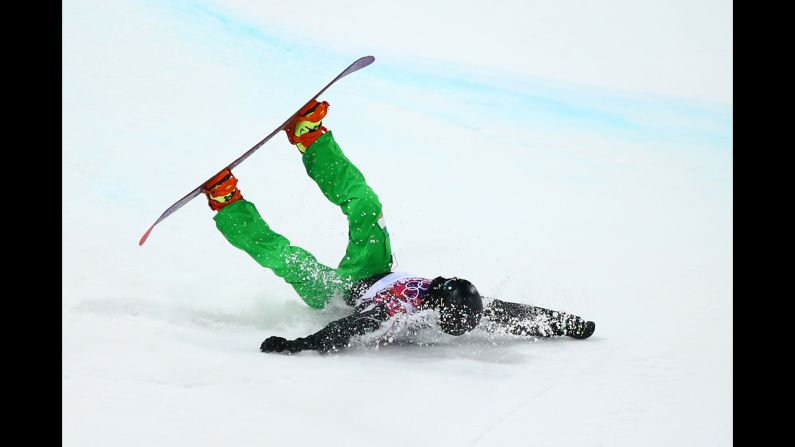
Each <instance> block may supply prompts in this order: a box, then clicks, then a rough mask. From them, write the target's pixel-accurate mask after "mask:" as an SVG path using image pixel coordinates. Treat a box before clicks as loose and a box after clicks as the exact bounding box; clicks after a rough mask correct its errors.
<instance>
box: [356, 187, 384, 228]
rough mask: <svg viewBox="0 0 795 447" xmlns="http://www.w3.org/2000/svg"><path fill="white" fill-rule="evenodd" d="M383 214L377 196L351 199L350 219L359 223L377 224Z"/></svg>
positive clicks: (371, 195)
mask: <svg viewBox="0 0 795 447" xmlns="http://www.w3.org/2000/svg"><path fill="white" fill-rule="evenodd" d="M381 212H382V207H381V202H380V201H379V200H378V196H376V195H375V194H370V195H364V196H361V197H356V198H354V199H351V201H350V202H349V205H348V217H349V218H350V219H352V220H354V221H357V222H361V221H365V222H367V221H372V222H376V221H377V220H378V218H379V217H381Z"/></svg>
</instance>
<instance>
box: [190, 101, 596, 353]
mask: <svg viewBox="0 0 795 447" xmlns="http://www.w3.org/2000/svg"><path fill="white" fill-rule="evenodd" d="M328 106H329V105H328V103H327V102H325V101H323V102H317V101H315V100H312V101H311V102H310V103H309V104H307V105H306V106H305V107H303V108H302V109H301V110H300V111H299V112H298V114H297V115H296V117H295V118H294V119H293V120H292V121H291V122H290V123H289V125H288V126H287V128H285V131H286V133H287V137H288V139H289V140H290V143H291V144H294V145H295V146H296V147H297V148H298V150H299V151H300V153H301V156H302V160H303V163H304V166H305V168H306V172H307V174H309V177H311V178H312V180H314V181H315V183H317V185H318V186H319V187H320V190H321V191H322V192H323V195H325V196H326V198H327V199H328V200H330V201H331V202H332V203H334V204H335V205H337V206H339V207H340V208H341V209H342V212H343V213H344V214H345V215H346V216H347V218H348V238H349V239H348V247H347V249H346V251H345V256H344V257H343V259H342V260H341V261H340V263H339V265H338V266H337V268H331V267H329V266H326V265H323V264H321V263H320V262H318V261H317V259H315V257H314V256H313V255H312V254H311V253H309V252H308V251H306V250H304V249H302V248H300V247H297V246H295V245H291V244H290V241H288V240H287V238H285V237H284V236H282V235H281V234H278V233H276V232H275V231H273V230H272V229H271V228H270V227H269V226H268V224H267V223H265V221H264V220H263V219H262V217H261V216H260V214H259V212H258V211H257V209H256V207H254V204H253V203H251V202H249V201H247V200H245V199H243V196H242V194H241V192H240V190H239V189H238V188H237V178H235V177H234V175H232V172H231V171H229V170H224V171H222V172H220V173H219V174H218V175H217V176H215V177H214V178H212V179H211V180H210V181H208V182H207V183H206V184H205V185H204V188H203V192H204V193H205V194H206V195H207V197H208V200H209V204H210V208H211V209H213V210H214V211H217V214H216V215H215V217H214V219H215V223H216V226H217V227H218V229H219V230H220V231H221V233H222V234H223V235H224V237H225V238H226V239H227V240H228V241H229V242H230V243H231V244H232V245H234V246H235V247H237V248H239V249H241V250H243V251H245V252H246V253H248V254H249V255H250V256H251V257H252V258H254V260H255V261H257V263H259V264H260V265H261V266H263V267H266V268H269V269H271V270H272V271H273V272H274V273H275V274H276V275H278V276H279V277H281V278H283V279H284V280H285V281H286V282H287V283H289V284H290V285H291V286H292V287H293V289H295V291H296V292H297V293H298V295H299V296H300V297H301V299H303V300H304V302H305V303H306V304H307V305H309V306H310V307H313V308H316V309H322V308H323V307H325V306H326V305H327V304H328V303H329V301H331V299H332V298H333V297H335V296H341V297H343V298H344V299H345V302H346V303H347V304H349V305H350V306H352V307H353V309H354V313H353V314H352V315H349V316H347V317H345V318H341V319H339V320H336V321H333V322H332V323H330V324H329V325H327V326H326V327H325V328H323V329H321V330H320V331H318V332H316V333H314V334H311V335H309V336H306V337H300V338H297V339H295V340H287V339H285V338H282V337H276V336H274V337H269V338H268V339H266V340H265V341H264V342H262V345H261V346H260V349H261V350H262V351H263V352H288V353H294V352H299V351H304V350H317V351H320V352H328V351H332V350H337V349H340V348H343V347H346V346H348V345H349V343H350V341H351V339H353V338H354V337H357V336H359V335H364V334H366V333H369V332H373V331H376V330H378V329H379V328H381V326H382V325H383V323H385V322H386V321H388V320H390V319H391V318H393V317H396V316H398V315H402V314H413V313H416V312H419V311H424V310H429V309H430V310H432V311H434V312H436V313H437V315H438V324H439V327H440V328H441V330H442V331H444V332H445V333H447V334H451V335H462V334H464V333H466V332H468V331H471V330H472V329H474V328H475V327H478V326H480V327H481V328H483V329H485V330H488V331H503V332H507V333H510V334H515V335H524V336H533V337H551V336H564V335H565V336H569V337H573V338H577V339H584V338H588V337H590V336H591V334H593V332H594V328H595V325H594V323H593V322H591V321H585V320H584V319H582V318H580V317H578V316H576V315H572V314H567V313H564V312H557V311H553V310H549V309H544V308H540V307H536V306H530V305H527V304H519V303H509V302H505V301H501V300H498V299H490V298H486V299H485V301H484V299H483V297H482V296H481V295H480V293H478V290H477V289H476V288H475V286H474V285H473V284H472V283H471V282H469V281H467V280H465V279H462V278H456V277H452V278H445V277H441V276H438V277H436V278H434V279H431V278H425V277H422V276H417V275H411V274H407V273H400V272H393V271H392V259H393V258H392V248H391V246H390V242H389V233H388V232H387V230H386V226H385V225H384V220H383V214H382V209H381V202H380V201H379V200H378V196H376V194H375V192H373V190H372V189H371V188H370V187H369V186H368V185H367V183H366V182H365V179H364V176H363V175H362V173H361V172H360V171H359V170H358V169H357V168H356V167H355V166H354V165H353V163H351V161H350V160H348V158H347V157H346V156H345V155H344V154H343V153H342V150H341V149H340V147H339V145H337V143H336V141H334V136H333V135H332V133H331V132H330V131H328V129H326V128H325V127H324V126H323V125H322V120H323V118H324V117H325V116H326V113H327V111H328Z"/></svg>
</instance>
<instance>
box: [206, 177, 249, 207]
mask: <svg viewBox="0 0 795 447" xmlns="http://www.w3.org/2000/svg"><path fill="white" fill-rule="evenodd" d="M202 192H203V193H204V194H205V195H206V196H207V201H208V202H209V204H210V209H212V210H213V211H218V210H220V209H221V208H223V207H225V206H227V205H229V204H230V203H235V202H237V201H238V200H240V199H242V198H243V195H242V194H241V193H240V190H239V189H237V177H235V176H234V174H232V171H230V170H229V169H224V170H223V171H221V172H219V173H218V174H217V175H216V176H215V177H213V178H211V179H210V180H209V181H208V182H207V183H205V184H204V187H202Z"/></svg>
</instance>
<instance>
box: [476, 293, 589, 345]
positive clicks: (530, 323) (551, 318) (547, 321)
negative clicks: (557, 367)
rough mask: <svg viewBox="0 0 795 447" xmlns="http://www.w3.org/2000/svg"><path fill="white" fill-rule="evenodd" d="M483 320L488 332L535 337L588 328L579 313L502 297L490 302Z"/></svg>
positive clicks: (578, 333) (573, 332) (573, 334)
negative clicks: (565, 311) (507, 299)
mask: <svg viewBox="0 0 795 447" xmlns="http://www.w3.org/2000/svg"><path fill="white" fill-rule="evenodd" d="M483 320H484V321H483V324H482V327H483V328H485V329H486V330H488V331H491V332H508V333H510V334H514V335H529V336H533V337H551V336H554V335H568V336H572V337H574V336H579V335H581V334H583V332H586V331H587V329H588V328H587V326H586V321H585V320H583V319H582V318H580V317H578V316H576V315H572V314H567V313H564V312H558V311H555V310H550V309H544V308H543V307H536V306H531V305H529V304H520V303H510V302H507V301H502V300H498V299H492V300H491V302H489V303H487V304H486V308H485V309H483ZM591 324H593V323H591ZM589 335H590V334H589Z"/></svg>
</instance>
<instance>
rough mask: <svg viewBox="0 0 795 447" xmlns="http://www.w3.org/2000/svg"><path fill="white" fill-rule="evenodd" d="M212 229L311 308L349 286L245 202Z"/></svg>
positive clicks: (231, 208) (223, 214)
mask: <svg viewBox="0 0 795 447" xmlns="http://www.w3.org/2000/svg"><path fill="white" fill-rule="evenodd" d="M215 225H216V227H218V229H219V230H220V231H221V233H222V234H223V235H224V237H225V238H226V239H227V240H228V241H229V242H230V243H231V244H232V245H234V246H235V247H237V248H239V249H241V250H243V251H245V252H246V253H248V254H249V255H250V256H251V257H252V258H254V260H255V261H257V263H259V264H260V265H261V266H263V267H266V268H269V269H271V270H273V272H274V273H276V275H277V276H279V277H281V278H283V279H284V280H285V281H287V282H288V283H289V284H290V285H291V286H293V289H295V291H296V292H297V293H298V295H299V296H300V297H301V299H303V300H304V302H306V304H308V305H309V306H310V307H314V308H316V309H320V308H323V307H324V306H325V305H326V304H327V303H328V302H329V301H330V300H331V298H332V297H333V296H334V294H335V293H338V294H340V295H341V294H343V293H345V291H347V290H348V289H349V288H350V286H351V284H350V283H349V282H347V281H344V280H343V279H342V278H340V276H339V275H338V274H337V272H336V271H335V270H334V269H332V268H331V267H328V266H325V265H323V264H321V263H320V262H318V261H317V259H315V257H314V256H312V254H311V253H309V252H308V251H306V250H304V249H303V248H300V247H296V246H294V245H290V241H288V240H287V238H285V237H284V236H282V235H280V234H278V233H276V232H275V231H273V230H271V228H270V227H269V226H268V224H267V223H265V221H264V220H263V219H262V217H261V216H260V214H259V212H257V208H256V207H254V204H253V203H251V202H249V201H247V200H239V201H237V202H235V203H231V204H229V205H227V206H225V207H224V208H221V210H219V211H218V213H217V214H216V215H215Z"/></svg>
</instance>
